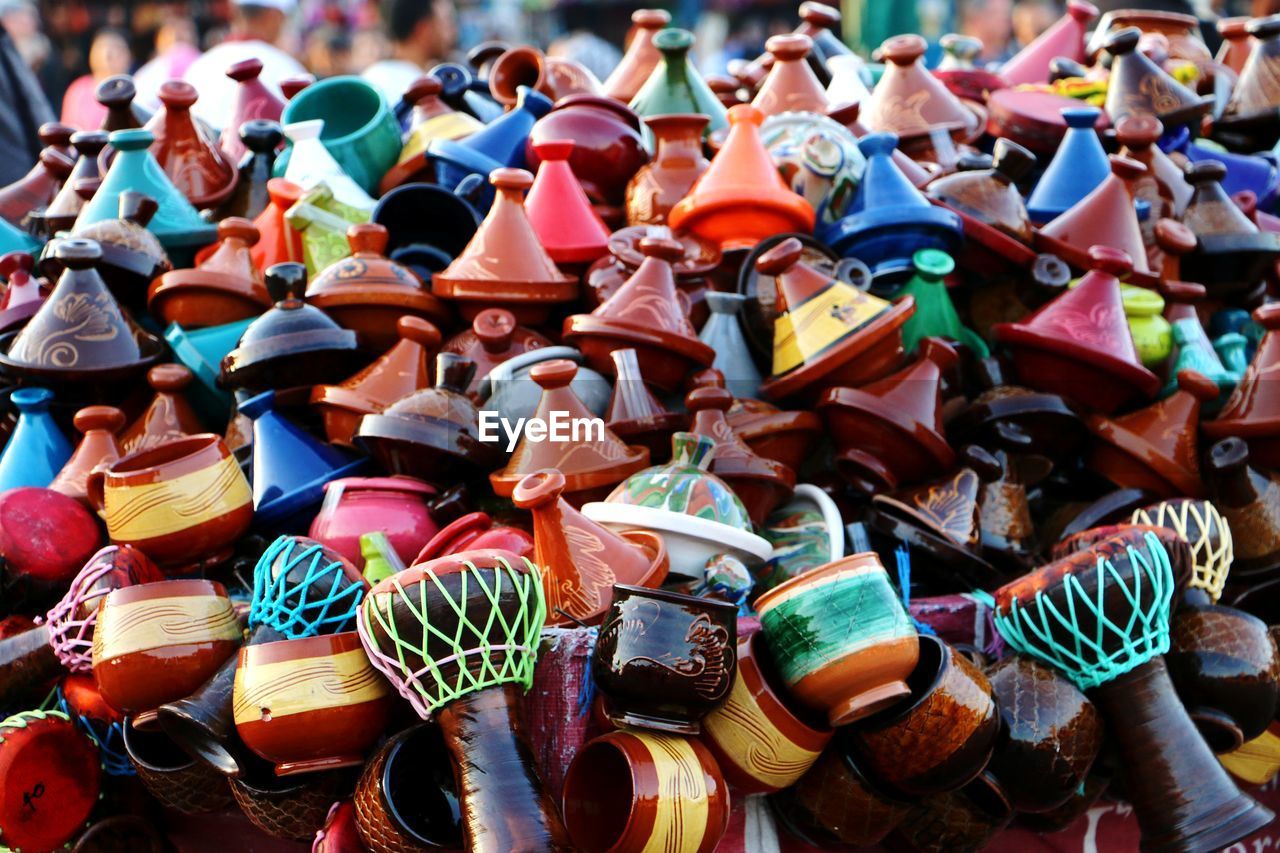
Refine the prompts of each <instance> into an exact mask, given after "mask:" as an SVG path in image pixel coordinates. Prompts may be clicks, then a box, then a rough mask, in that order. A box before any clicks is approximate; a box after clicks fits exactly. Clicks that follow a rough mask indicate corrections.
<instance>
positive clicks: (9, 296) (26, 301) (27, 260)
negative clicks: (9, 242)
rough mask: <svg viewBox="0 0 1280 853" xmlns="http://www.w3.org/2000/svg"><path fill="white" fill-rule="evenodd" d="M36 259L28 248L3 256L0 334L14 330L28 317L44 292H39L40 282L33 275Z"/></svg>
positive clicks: (35, 309)
mask: <svg viewBox="0 0 1280 853" xmlns="http://www.w3.org/2000/svg"><path fill="white" fill-rule="evenodd" d="M35 265H36V259H35V258H34V257H33V256H32V255H31V254H30V253H29V252H8V253H6V254H5V255H3V256H0V278H4V280H5V282H6V285H7V286H6V287H5V291H4V298H3V299H0V334H4V333H6V332H12V331H14V330H16V329H17V328H18V327H19V326H21V325H22V324H23V323H25V322H26V321H27V320H29V319H30V318H31V317H32V316H33V315H34V314H35V313H36V312H37V311H39V310H40V306H41V305H43V304H44V300H45V298H46V297H45V296H44V294H42V293H41V292H40V282H39V281H38V280H37V279H36V278H35V277H34V276H32V275H31V271H32V270H33V269H35Z"/></svg>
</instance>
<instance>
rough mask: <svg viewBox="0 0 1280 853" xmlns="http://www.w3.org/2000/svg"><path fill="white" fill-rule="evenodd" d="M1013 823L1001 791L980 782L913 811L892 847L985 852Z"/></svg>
mask: <svg viewBox="0 0 1280 853" xmlns="http://www.w3.org/2000/svg"><path fill="white" fill-rule="evenodd" d="M1012 820H1013V808H1012V807H1011V806H1010V805H1009V801H1008V800H1007V799H1005V798H1004V796H1003V795H1002V793H1001V791H1000V789H999V788H994V787H989V786H987V785H984V784H982V781H981V780H979V781H976V782H973V783H971V784H969V785H966V786H965V787H963V788H961V789H960V790H957V791H948V792H947V793H945V794H939V795H937V796H933V797H929V798H928V799H926V800H925V801H924V802H922V803H920V804H919V805H917V806H916V807H915V808H913V809H911V811H909V812H907V816H906V819H905V820H903V821H902V823H901V824H899V825H898V828H897V830H896V832H895V835H894V838H893V839H892V842H891V844H892V846H893V848H894V849H905V850H916V851H920V853H926V851H927V853H951V851H957V850H982V849H983V848H984V847H986V846H987V845H988V844H990V843H991V840H992V839H993V838H995V836H996V835H997V834H998V833H999V832H1000V830H1002V829H1004V828H1005V827H1006V826H1008V825H1009V822H1010V821H1012Z"/></svg>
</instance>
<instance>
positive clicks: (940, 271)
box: [901, 249, 991, 358]
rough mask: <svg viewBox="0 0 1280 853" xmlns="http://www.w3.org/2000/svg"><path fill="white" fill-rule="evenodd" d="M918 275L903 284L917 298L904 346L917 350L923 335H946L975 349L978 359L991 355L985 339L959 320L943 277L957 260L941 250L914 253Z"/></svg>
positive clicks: (952, 268) (907, 325) (904, 292)
mask: <svg viewBox="0 0 1280 853" xmlns="http://www.w3.org/2000/svg"><path fill="white" fill-rule="evenodd" d="M911 263H912V265H913V266H914V267H915V270H916V272H915V275H913V276H912V277H911V280H910V281H908V282H907V283H906V285H904V286H903V288H902V290H901V294H909V295H911V296H913V297H915V300H916V311H915V313H914V314H912V315H911V316H910V317H908V318H907V322H906V324H904V325H903V327H902V345H903V346H904V347H905V348H906V350H907V352H908V353H914V352H915V351H916V347H918V346H919V345H920V341H921V340H922V339H924V338H946V339H948V340H952V341H957V342H959V343H961V344H964V345H965V346H967V347H968V348H969V349H971V350H973V353H974V355H976V356H977V357H978V358H986V357H987V356H988V355H990V354H991V351H990V349H989V348H988V347H987V343H986V341H984V340H983V339H982V338H981V337H979V336H978V334H977V333H976V332H974V331H973V330H972V329H970V328H969V327H967V326H966V325H965V324H964V323H962V322H960V315H959V314H957V313H956V306H955V305H954V304H953V303H952V302H951V294H950V293H948V292H947V286H946V284H944V283H943V281H942V280H943V279H944V278H946V277H947V276H948V275H950V274H951V273H952V271H953V270H955V268H956V262H955V261H953V260H952V259H951V256H950V255H948V254H947V253H946V252H944V251H942V250H941V249H920V250H919V251H917V252H916V253H915V254H914V255H912V256H911Z"/></svg>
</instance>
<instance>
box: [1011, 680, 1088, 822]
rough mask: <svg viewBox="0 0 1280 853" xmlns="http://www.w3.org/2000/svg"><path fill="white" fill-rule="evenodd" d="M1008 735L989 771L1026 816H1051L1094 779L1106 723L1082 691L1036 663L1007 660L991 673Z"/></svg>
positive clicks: (1014, 804)
mask: <svg viewBox="0 0 1280 853" xmlns="http://www.w3.org/2000/svg"><path fill="white" fill-rule="evenodd" d="M989 676H990V680H991V689H992V692H993V693H994V695H995V697H996V703H997V704H998V705H999V707H1000V716H1001V717H1002V719H1003V720H1004V729H1005V732H1006V735H1005V736H1004V737H1003V738H1001V739H1000V741H999V742H998V744H997V746H996V750H995V754H994V755H992V757H991V763H990V765H988V768H987V770H988V772H989V773H990V774H991V775H992V776H993V777H994V778H995V779H996V780H997V781H998V784H999V785H1000V786H1001V788H1003V790H1004V793H1005V796H1007V797H1008V798H1009V801H1010V802H1011V803H1012V804H1013V806H1014V808H1016V809H1017V810H1018V811H1020V812H1047V811H1050V810H1052V809H1055V808H1058V807H1060V806H1062V805H1063V804H1065V803H1066V802H1067V801H1068V800H1070V799H1071V796H1072V795H1073V794H1074V793H1075V792H1076V791H1077V790H1079V789H1080V786H1081V785H1083V784H1084V781H1085V779H1086V778H1088V775H1089V770H1090V768H1091V767H1092V766H1093V763H1094V760H1095V759H1096V758H1097V755H1098V750H1099V749H1100V748H1101V746H1102V739H1103V735H1104V733H1105V723H1104V722H1103V719H1102V716H1101V714H1099V713H1098V709H1097V708H1095V707H1094V705H1093V703H1092V702H1090V701H1089V700H1088V699H1087V698H1085V695H1084V694H1083V693H1081V692H1080V691H1079V690H1077V689H1076V686H1075V685H1074V684H1072V683H1071V682H1070V681H1068V680H1067V679H1066V678H1064V677H1063V676H1061V675H1059V674H1058V673H1057V672H1056V671H1055V670H1053V669H1050V668H1049V667H1047V666H1045V665H1044V664H1041V663H1039V662H1037V661H1034V660H1032V659H1031V658H1027V657H1022V656H1021V655H1014V656H1012V657H1009V658H1005V659H1004V660H1003V661H1001V662H1000V663H999V664H998V665H996V667H995V668H994V669H992V670H991V671H990V673H989Z"/></svg>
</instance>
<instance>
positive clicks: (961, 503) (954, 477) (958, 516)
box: [871, 445, 1001, 553]
mask: <svg viewBox="0 0 1280 853" xmlns="http://www.w3.org/2000/svg"><path fill="white" fill-rule="evenodd" d="M964 463H965V464H964V465H962V466H961V468H960V469H959V470H958V471H956V472H955V473H954V474H951V475H948V476H946V477H944V478H943V479H941V480H938V481H936V482H933V483H929V484H927V485H924V486H918V487H916V488H912V489H906V490H903V491H898V492H894V493H893V494H891V495H876V496H875V497H873V498H872V499H871V503H872V505H873V506H874V507H875V508H876V510H877V511H879V512H882V513H886V514H889V515H894V516H897V517H898V518H901V519H906V520H907V521H908V522H909V523H911V524H914V525H917V526H919V527H921V528H923V529H924V530H926V531H928V532H929V533H931V534H933V535H934V536H938V537H941V538H943V539H945V540H947V541H948V542H950V543H951V544H952V545H954V546H956V547H957V548H962V549H964V550H966V551H970V552H973V553H977V550H978V546H979V543H980V539H981V530H982V528H981V524H980V522H979V510H978V500H979V498H980V497H981V494H982V487H983V485H984V484H985V483H991V482H994V481H996V480H998V479H999V478H1000V473H1001V466H1000V462H999V461H998V460H997V459H996V458H995V457H994V456H992V455H991V454H990V453H988V452H987V451H985V450H983V449H982V448H980V447H977V446H974V445H970V446H968V447H966V448H965V449H964Z"/></svg>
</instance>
